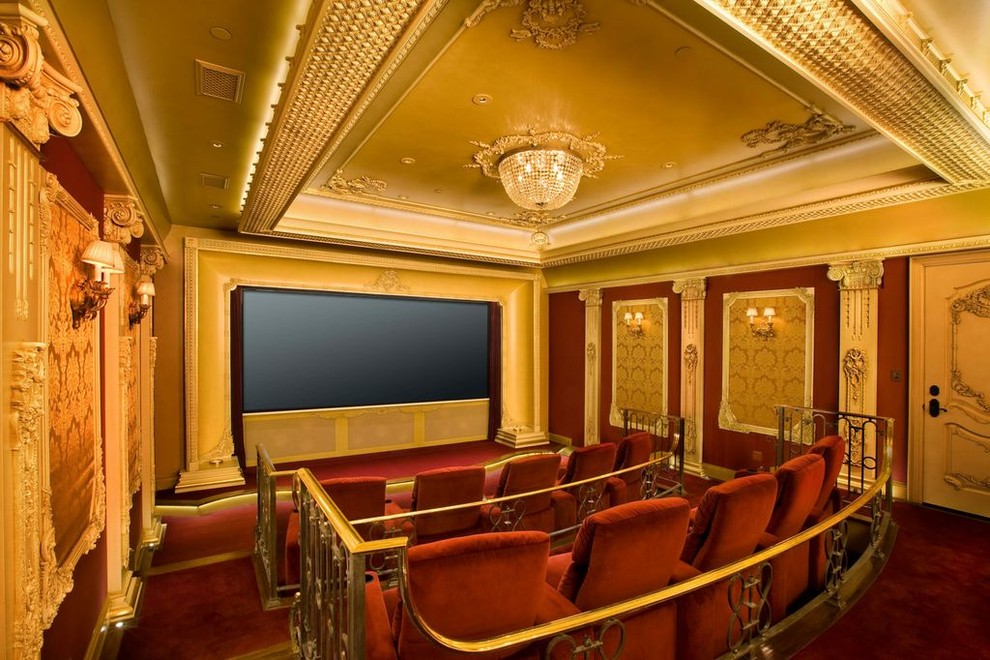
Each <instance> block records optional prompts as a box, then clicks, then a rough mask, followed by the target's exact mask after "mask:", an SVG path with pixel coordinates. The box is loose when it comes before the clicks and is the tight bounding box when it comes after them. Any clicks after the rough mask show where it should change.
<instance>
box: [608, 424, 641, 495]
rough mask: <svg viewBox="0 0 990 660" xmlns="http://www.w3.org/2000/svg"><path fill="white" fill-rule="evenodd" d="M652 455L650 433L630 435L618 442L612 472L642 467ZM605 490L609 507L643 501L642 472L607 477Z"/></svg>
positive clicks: (639, 432)
mask: <svg viewBox="0 0 990 660" xmlns="http://www.w3.org/2000/svg"><path fill="white" fill-rule="evenodd" d="M652 453H653V436H652V435H651V434H650V433H648V432H647V431H638V432H636V433H631V434H629V435H627V436H626V437H624V438H622V439H621V440H619V444H618V446H617V448H616V451H615V464H614V465H613V466H612V472H615V471H616V470H624V469H626V468H629V467H632V466H634V465H642V464H643V463H645V462H647V461H648V460H650V455H651V454H652ZM605 490H606V492H607V494H608V499H609V504H610V505H611V506H616V505H619V504H624V503H626V502H632V501H633V500H640V499H643V470H642V469H639V470H632V471H631V472H623V473H622V474H619V475H616V476H614V477H609V479H608V481H607V482H606V484H605Z"/></svg>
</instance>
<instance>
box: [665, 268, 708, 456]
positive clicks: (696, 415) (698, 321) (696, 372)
mask: <svg viewBox="0 0 990 660" xmlns="http://www.w3.org/2000/svg"><path fill="white" fill-rule="evenodd" d="M707 287H708V281H707V280H706V279H705V278H704V277H695V278H692V279H687V280H676V281H675V282H674V285H673V289H674V293H677V294H680V296H681V362H682V365H681V416H682V417H684V435H685V438H684V458H685V465H686V466H687V467H688V468H689V469H690V470H692V471H694V472H697V473H698V474H703V473H704V470H703V467H702V457H701V454H702V447H701V445H702V440H703V439H702V437H701V424H699V421H700V420H701V416H702V414H703V405H702V402H703V400H704V386H705V384H704V373H703V371H704V346H705V344H704V342H705V315H704V303H705V297H706V295H707Z"/></svg>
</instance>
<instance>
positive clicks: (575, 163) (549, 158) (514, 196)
mask: <svg viewBox="0 0 990 660" xmlns="http://www.w3.org/2000/svg"><path fill="white" fill-rule="evenodd" d="M583 173H584V163H583V162H582V160H581V159H580V158H579V157H577V156H576V155H574V154H573V153H571V152H569V151H565V150H563V149H525V150H520V151H516V152H513V153H510V154H507V155H506V156H505V157H503V158H502V160H500V161H499V163H498V175H499V179H500V180H501V181H502V186H504V187H505V192H506V193H508V195H509V198H510V199H511V200H512V201H513V202H515V203H516V204H517V205H518V206H521V207H522V208H524V209H529V210H531V211H552V210H554V209H559V208H560V207H561V206H563V205H564V204H566V203H567V202H569V201H571V199H572V198H573V197H574V193H575V192H577V188H578V183H580V182H581V175H582V174H583Z"/></svg>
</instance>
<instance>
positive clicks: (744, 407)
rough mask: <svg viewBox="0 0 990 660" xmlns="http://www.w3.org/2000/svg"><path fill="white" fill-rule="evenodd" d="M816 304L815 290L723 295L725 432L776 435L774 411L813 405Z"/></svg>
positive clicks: (721, 414) (722, 418)
mask: <svg viewBox="0 0 990 660" xmlns="http://www.w3.org/2000/svg"><path fill="white" fill-rule="evenodd" d="M814 302H815V300H814V289H810V288H808V289H803V288H802V289H778V290H774V291H745V292H734V293H726V294H725V295H724V297H723V306H722V402H721V405H720V407H719V415H718V423H719V427H720V428H723V429H728V430H732V431H744V432H753V433H763V434H766V435H774V434H776V432H777V415H776V412H775V409H774V406H777V405H789V406H810V405H811V386H812V360H813V350H812V349H813V338H814V309H815V306H814ZM768 311H769V312H771V314H772V316H767V314H766V312H768Z"/></svg>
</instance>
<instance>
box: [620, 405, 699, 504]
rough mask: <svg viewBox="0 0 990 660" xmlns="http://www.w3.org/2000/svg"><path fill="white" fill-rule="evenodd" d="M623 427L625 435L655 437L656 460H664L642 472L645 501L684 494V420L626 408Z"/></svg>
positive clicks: (623, 414) (673, 416)
mask: <svg viewBox="0 0 990 660" xmlns="http://www.w3.org/2000/svg"><path fill="white" fill-rule="evenodd" d="M622 425H623V432H624V433H625V434H626V435H629V434H630V433H633V432H635V431H647V432H648V433H649V434H650V435H652V436H653V446H654V449H655V451H654V457H660V456H663V457H664V459H665V460H663V461H660V462H657V463H655V464H651V465H650V467H649V468H647V469H645V470H644V471H643V499H644V500H645V499H650V498H654V497H663V496H664V495H674V494H683V493H684V429H685V420H684V418H683V417H677V416H675V415H665V414H663V413H653V412H648V411H646V410H635V409H632V408H624V409H623V410H622Z"/></svg>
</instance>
